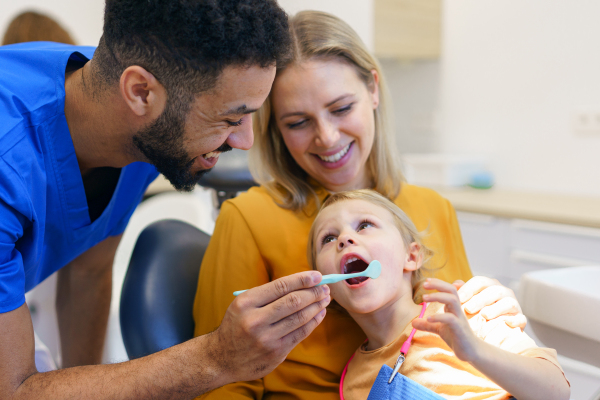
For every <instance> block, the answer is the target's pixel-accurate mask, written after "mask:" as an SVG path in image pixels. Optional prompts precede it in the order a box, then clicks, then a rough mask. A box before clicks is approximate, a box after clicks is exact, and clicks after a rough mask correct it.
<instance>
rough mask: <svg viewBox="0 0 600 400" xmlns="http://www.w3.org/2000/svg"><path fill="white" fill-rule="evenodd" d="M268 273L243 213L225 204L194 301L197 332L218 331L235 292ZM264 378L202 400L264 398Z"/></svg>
mask: <svg viewBox="0 0 600 400" xmlns="http://www.w3.org/2000/svg"><path fill="white" fill-rule="evenodd" d="M269 281H270V279H269V274H268V271H267V269H266V266H265V263H264V261H263V259H262V257H261V255H260V253H259V251H258V248H257V245H256V242H255V240H254V238H253V235H252V232H251V230H250V229H249V227H248V224H247V223H246V221H245V219H244V216H243V215H242V214H241V213H240V211H239V210H238V208H237V207H236V206H235V205H233V204H232V203H231V202H229V201H227V202H225V203H224V204H223V206H222V208H221V212H220V214H219V217H218V218H217V222H216V226H215V231H214V233H213V236H212V237H211V239H210V244H209V245H208V248H207V250H206V253H205V254H204V259H203V260H202V266H201V268H200V276H199V278H198V289H197V292H196V298H195V300H194V321H195V323H196V327H195V331H194V335H195V336H200V335H204V334H206V333H209V332H212V331H213V330H215V329H216V328H217V327H218V326H219V325H220V323H221V320H222V319H223V316H224V315H225V312H226V311H227V308H228V307H229V304H230V303H231V302H232V301H233V299H234V296H233V292H234V291H236V290H241V289H250V288H252V287H255V286H259V285H262V284H265V283H267V282H269ZM263 393H264V384H263V380H262V379H259V380H255V381H251V382H239V383H232V384H229V385H226V386H224V387H222V388H219V389H215V390H213V391H212V392H209V393H207V394H205V395H204V396H201V397H200V398H202V399H225V398H226V399H261V398H262V396H263Z"/></svg>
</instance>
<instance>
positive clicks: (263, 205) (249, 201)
mask: <svg viewBox="0 0 600 400" xmlns="http://www.w3.org/2000/svg"><path fill="white" fill-rule="evenodd" d="M221 213H223V214H228V215H229V214H232V213H236V214H239V215H241V216H242V217H243V218H244V219H245V220H246V222H247V223H248V224H252V223H258V224H260V225H264V224H266V223H268V222H269V221H273V222H276V223H278V224H293V223H294V221H298V222H300V220H302V221H301V222H305V221H304V220H305V219H306V216H305V215H304V214H303V213H301V212H300V213H299V212H295V211H292V210H289V209H287V208H284V207H281V206H280V205H279V204H278V203H277V199H275V198H274V197H273V196H272V194H271V193H270V192H269V191H268V190H267V188H265V187H264V186H255V187H252V188H250V189H249V190H248V191H247V192H244V193H241V194H240V195H239V196H237V197H235V198H233V199H231V200H227V201H226V202H225V203H223V207H222V208H221Z"/></svg>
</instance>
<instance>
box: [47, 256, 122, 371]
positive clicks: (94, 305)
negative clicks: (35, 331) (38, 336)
mask: <svg viewBox="0 0 600 400" xmlns="http://www.w3.org/2000/svg"><path fill="white" fill-rule="evenodd" d="M74 269H75V268H74V267H72V266H71V265H67V266H66V267H64V268H63V269H62V270H60V271H59V273H58V282H57V290H56V292H57V295H56V313H57V317H58V327H59V331H60V342H61V349H62V367H63V368H67V367H76V366H81V365H94V364H100V363H101V361H102V350H103V348H104V340H105V337H106V327H107V324H108V315H109V312H110V298H111V294H112V268H107V269H106V270H105V271H104V272H102V273H98V274H95V275H93V276H90V274H88V273H86V272H82V271H77V270H74Z"/></svg>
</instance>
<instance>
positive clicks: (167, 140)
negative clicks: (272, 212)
mask: <svg viewBox="0 0 600 400" xmlns="http://www.w3.org/2000/svg"><path fill="white" fill-rule="evenodd" d="M188 109H189V108H188V107H185V106H183V104H181V101H177V100H176V101H167V104H166V106H165V110H164V111H163V112H162V114H161V115H160V116H159V117H158V118H157V119H156V121H154V122H153V123H151V124H150V125H149V126H147V127H145V128H143V129H142V130H140V131H139V132H138V133H136V134H135V135H134V137H133V143H134V145H135V146H136V147H137V149H138V150H139V151H141V152H142V154H143V155H144V156H145V157H146V158H147V159H148V161H149V162H150V164H152V165H154V166H155V167H156V169H157V170H158V172H160V173H161V174H163V175H164V176H165V178H167V179H168V180H169V182H171V184H172V185H173V187H174V188H175V189H176V190H179V191H185V192H190V191H192V190H194V187H195V186H196V184H197V183H198V181H200V179H201V178H202V176H203V175H204V174H206V173H207V172H208V171H210V169H204V170H200V171H196V172H192V166H193V164H194V161H195V158H192V157H190V155H189V154H188V153H187V151H186V150H185V146H184V138H183V137H184V132H185V120H186V115H187V112H188ZM229 150H231V147H230V146H229V145H228V144H227V143H223V144H222V145H221V147H219V148H218V149H217V151H229ZM200 157H202V156H200Z"/></svg>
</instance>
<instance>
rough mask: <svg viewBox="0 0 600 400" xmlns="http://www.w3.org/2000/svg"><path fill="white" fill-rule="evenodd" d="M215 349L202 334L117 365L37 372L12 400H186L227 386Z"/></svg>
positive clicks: (210, 336)
mask: <svg viewBox="0 0 600 400" xmlns="http://www.w3.org/2000/svg"><path fill="white" fill-rule="evenodd" d="M215 348H218V344H217V343H216V339H215V337H214V334H208V335H205V336H200V337H197V338H195V339H192V340H190V341H188V342H185V343H183V344H180V345H177V346H174V347H171V348H169V349H166V350H163V351H160V352H158V353H155V354H152V355H150V356H147V357H143V358H139V359H136V360H132V361H127V362H124V363H120V364H110V365H91V366H82V367H74V368H66V369H63V370H58V371H52V372H45V373H37V374H34V375H31V376H30V377H28V378H27V379H26V380H25V381H24V382H23V383H22V384H21V385H20V386H19V387H18V389H17V390H16V392H15V393H14V395H13V396H12V399H13V400H17V399H19V400H21V399H41V398H43V399H61V400H63V399H98V400H101V399H111V400H112V399H191V398H194V397H195V396H198V395H201V394H202V393H205V392H208V391H210V390H212V389H215V388H217V387H220V386H222V385H224V384H227V383H230V382H232V377H231V376H229V374H228V371H226V370H223V369H222V364H221V363H220V361H221V360H219V355H218V354H217V353H214V352H211V351H210V349H215Z"/></svg>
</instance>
